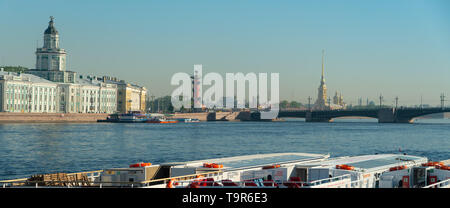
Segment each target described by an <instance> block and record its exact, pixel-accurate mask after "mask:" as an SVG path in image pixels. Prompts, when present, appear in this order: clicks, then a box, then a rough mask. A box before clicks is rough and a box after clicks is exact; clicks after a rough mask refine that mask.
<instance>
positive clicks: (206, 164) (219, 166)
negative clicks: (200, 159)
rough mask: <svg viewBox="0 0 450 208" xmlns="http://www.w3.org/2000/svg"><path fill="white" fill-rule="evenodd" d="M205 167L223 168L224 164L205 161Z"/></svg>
mask: <svg viewBox="0 0 450 208" xmlns="http://www.w3.org/2000/svg"><path fill="white" fill-rule="evenodd" d="M203 167H205V168H223V164H217V163H203Z"/></svg>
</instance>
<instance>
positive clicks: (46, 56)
mask: <svg viewBox="0 0 450 208" xmlns="http://www.w3.org/2000/svg"><path fill="white" fill-rule="evenodd" d="M53 20H54V18H53V16H51V17H50V22H48V27H47V29H46V30H45V32H44V46H43V47H42V48H38V49H37V50H36V69H37V70H40V71H65V70H66V51H65V50H64V49H62V48H59V34H58V31H57V30H56V28H55V25H54V21H53Z"/></svg>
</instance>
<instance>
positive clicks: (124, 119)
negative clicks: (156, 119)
mask: <svg viewBox="0 0 450 208" xmlns="http://www.w3.org/2000/svg"><path fill="white" fill-rule="evenodd" d="M150 118H151V114H147V113H142V112H140V111H129V112H127V113H121V114H119V113H115V114H110V115H109V116H108V117H107V118H106V120H97V122H111V123H144V122H145V121H147V120H148V119H150Z"/></svg>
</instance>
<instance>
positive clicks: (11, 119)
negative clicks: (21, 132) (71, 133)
mask: <svg viewBox="0 0 450 208" xmlns="http://www.w3.org/2000/svg"><path fill="white" fill-rule="evenodd" d="M108 115H109V114H106V113H83V114H82V113H6V112H2V113H0V123H70V122H72V123H75V122H79V123H84V122H97V120H99V119H106V117H108Z"/></svg>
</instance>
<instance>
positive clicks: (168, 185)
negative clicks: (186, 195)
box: [166, 179, 178, 188]
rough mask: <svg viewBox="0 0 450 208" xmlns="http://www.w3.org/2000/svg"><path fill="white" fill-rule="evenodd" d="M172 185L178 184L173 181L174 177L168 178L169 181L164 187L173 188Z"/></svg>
mask: <svg viewBox="0 0 450 208" xmlns="http://www.w3.org/2000/svg"><path fill="white" fill-rule="evenodd" d="M174 185H178V183H177V182H175V179H170V181H169V183H167V185H166V188H175V186H174Z"/></svg>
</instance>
